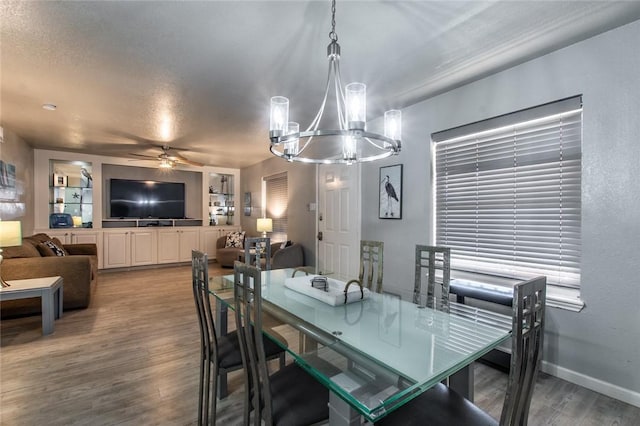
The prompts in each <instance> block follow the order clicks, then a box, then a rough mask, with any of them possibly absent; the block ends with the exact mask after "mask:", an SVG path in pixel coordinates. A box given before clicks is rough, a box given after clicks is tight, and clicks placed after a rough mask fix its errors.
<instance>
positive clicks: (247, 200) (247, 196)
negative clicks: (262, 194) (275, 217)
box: [244, 192, 251, 216]
mask: <svg viewBox="0 0 640 426" xmlns="http://www.w3.org/2000/svg"><path fill="white" fill-rule="evenodd" d="M244 215H245V216H251V193H250V192H245V193H244Z"/></svg>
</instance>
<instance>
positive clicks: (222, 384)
mask: <svg viewBox="0 0 640 426" xmlns="http://www.w3.org/2000/svg"><path fill="white" fill-rule="evenodd" d="M215 380H216V381H217V382H218V399H220V400H222V399H225V398H226V397H227V395H228V394H229V390H228V388H227V372H226V371H225V370H221V371H219V372H217V374H216V379H215Z"/></svg>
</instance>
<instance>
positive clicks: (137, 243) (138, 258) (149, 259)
mask: <svg viewBox="0 0 640 426" xmlns="http://www.w3.org/2000/svg"><path fill="white" fill-rule="evenodd" d="M156 236H157V233H156V231H155V230H154V229H149V230H136V231H132V232H131V266H139V265H154V264H156V263H157V262H158V255H157V253H158V250H157V248H158V243H157V238H156Z"/></svg>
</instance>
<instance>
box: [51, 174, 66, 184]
mask: <svg viewBox="0 0 640 426" xmlns="http://www.w3.org/2000/svg"><path fill="white" fill-rule="evenodd" d="M53 186H67V177H66V176H65V175H61V174H58V173H54V174H53Z"/></svg>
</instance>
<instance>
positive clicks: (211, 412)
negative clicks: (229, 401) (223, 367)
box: [209, 365, 218, 425]
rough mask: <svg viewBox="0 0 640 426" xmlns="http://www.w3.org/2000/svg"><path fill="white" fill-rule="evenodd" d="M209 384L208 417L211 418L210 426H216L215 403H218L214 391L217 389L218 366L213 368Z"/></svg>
mask: <svg viewBox="0 0 640 426" xmlns="http://www.w3.org/2000/svg"><path fill="white" fill-rule="evenodd" d="M212 379H213V380H212V383H211V408H210V410H209V415H210V418H211V423H210V424H212V425H215V424H216V403H217V402H218V398H217V395H216V389H217V387H218V366H217V365H216V366H215V367H214V368H213V377H212Z"/></svg>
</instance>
